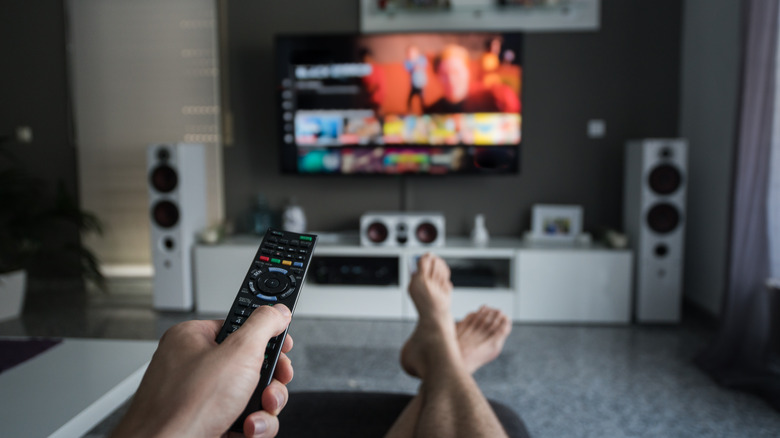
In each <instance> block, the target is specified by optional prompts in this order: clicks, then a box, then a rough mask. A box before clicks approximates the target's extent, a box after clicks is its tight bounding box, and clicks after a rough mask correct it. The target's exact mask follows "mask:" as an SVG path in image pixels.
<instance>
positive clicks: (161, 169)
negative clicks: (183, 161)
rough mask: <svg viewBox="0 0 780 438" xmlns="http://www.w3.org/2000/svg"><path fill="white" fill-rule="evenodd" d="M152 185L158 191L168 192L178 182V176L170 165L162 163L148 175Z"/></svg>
mask: <svg viewBox="0 0 780 438" xmlns="http://www.w3.org/2000/svg"><path fill="white" fill-rule="evenodd" d="M149 182H150V183H151V184H152V187H153V188H154V189H155V190H157V191H158V192H160V193H170V192H172V191H173V189H175V188H176V185H177V184H178V183H179V176H178V175H177V174H176V171H175V170H173V168H172V167H171V166H168V165H167V164H163V165H160V166H157V167H156V168H155V169H154V170H153V171H152V174H151V176H150V177H149Z"/></svg>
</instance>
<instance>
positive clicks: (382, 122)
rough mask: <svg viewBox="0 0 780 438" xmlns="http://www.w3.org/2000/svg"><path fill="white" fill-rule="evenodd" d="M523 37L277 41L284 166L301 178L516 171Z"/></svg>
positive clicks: (418, 36)
mask: <svg viewBox="0 0 780 438" xmlns="http://www.w3.org/2000/svg"><path fill="white" fill-rule="evenodd" d="M520 38H521V35H519V34H491V33H479V34H399V35H375V36H328V37H319V38H314V37H288V38H286V39H285V38H282V39H281V41H277V51H278V55H279V56H280V59H279V61H280V76H281V93H280V95H281V99H280V100H281V102H280V103H281V107H282V111H281V114H282V122H281V124H282V141H283V143H284V144H283V150H285V152H284V153H283V157H284V156H286V157H287V158H286V160H284V159H283V166H284V167H286V168H287V169H286V170H290V168H294V170H295V171H297V172H299V173H340V174H360V173H372V174H376V173H380V174H382V173H387V174H396V173H427V174H447V173H474V172H481V171H485V172H517V167H518V161H519V160H518V157H519V145H520V141H521V126H522V123H521V122H522V111H521V101H520V96H521V77H522V75H521V65H520V57H519V55H520V50H521V49H522V44H521V39H520ZM285 161H286V163H285ZM293 161H294V162H293Z"/></svg>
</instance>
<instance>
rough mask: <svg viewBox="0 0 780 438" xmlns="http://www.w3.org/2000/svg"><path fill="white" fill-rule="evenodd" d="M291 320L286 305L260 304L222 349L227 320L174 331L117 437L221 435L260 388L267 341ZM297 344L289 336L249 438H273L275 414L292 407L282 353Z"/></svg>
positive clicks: (249, 423) (289, 371) (248, 426)
mask: <svg viewBox="0 0 780 438" xmlns="http://www.w3.org/2000/svg"><path fill="white" fill-rule="evenodd" d="M290 319H291V313H290V310H289V309H288V308H287V307H286V306H284V305H282V304H277V305H275V306H273V307H270V306H262V307H259V308H258V309H256V310H255V311H254V312H252V314H251V315H250V316H249V318H247V320H246V322H245V323H244V324H243V325H242V327H241V329H239V330H238V331H236V332H235V333H233V334H231V335H230V336H228V337H227V339H225V341H223V342H222V344H217V343H216V341H215V339H216V337H217V333H218V332H219V329H220V328H221V327H222V321H187V322H183V323H181V324H178V325H176V326H174V327H171V329H170V330H168V331H167V332H166V333H165V334H164V335H163V337H162V339H160V344H159V346H158V348H157V351H156V352H155V354H154V356H153V357H152V361H151V363H150V364H149V368H148V369H147V370H146V374H145V375H144V378H143V380H142V381H141V385H140V386H139V388H138V391H137V392H136V395H135V397H134V399H133V402H132V403H131V405H130V408H129V409H128V411H127V414H126V415H125V417H124V418H123V419H122V421H121V422H120V423H119V426H118V427H117V429H116V430H115V431H114V436H115V437H124V436H146V437H153V436H187V437H218V436H223V434H224V433H225V431H226V430H227V429H228V428H229V427H230V425H231V424H232V423H233V421H235V419H236V418H238V416H239V415H240V414H241V412H243V410H244V408H245V407H246V404H247V402H248V401H249V398H250V397H251V395H252V392H254V389H255V387H257V384H258V382H259V380H260V367H261V365H262V362H263V355H264V354H265V347H266V344H267V343H268V341H269V340H270V339H271V338H273V337H274V336H278V335H280V334H281V333H283V332H284V330H285V328H287V326H288V325H289V324H290ZM292 345H293V341H292V338H291V337H290V336H287V338H286V339H285V341H284V345H283V346H282V354H281V355H280V357H279V362H278V363H277V366H276V371H275V373H274V380H273V381H272V382H271V384H270V385H269V386H268V387H267V388H266V389H265V391H264V392H263V395H262V404H263V410H262V411H258V412H255V413H253V414H251V415H249V416H248V417H247V419H246V421H245V422H244V434H245V435H246V436H248V437H272V436H275V435H276V433H277V432H278V430H279V420H278V419H277V417H276V416H277V415H278V414H279V412H281V410H282V408H284V406H285V404H287V398H288V393H287V387H286V386H285V385H287V384H288V383H289V382H290V381H291V380H292V378H293V368H292V364H291V362H290V359H289V358H288V357H287V355H286V354H285V353H287V352H289V351H290V349H291V348H292Z"/></svg>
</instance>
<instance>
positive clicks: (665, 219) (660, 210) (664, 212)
mask: <svg viewBox="0 0 780 438" xmlns="http://www.w3.org/2000/svg"><path fill="white" fill-rule="evenodd" d="M679 224H680V212H679V210H677V207H675V206H674V205H672V204H668V203H662V204H656V205H655V206H654V207H653V208H651V209H650V211H648V212H647V226H648V227H650V229H651V230H653V231H655V232H656V233H659V234H666V233H668V232H671V231H673V230H674V229H675V228H677V225H679Z"/></svg>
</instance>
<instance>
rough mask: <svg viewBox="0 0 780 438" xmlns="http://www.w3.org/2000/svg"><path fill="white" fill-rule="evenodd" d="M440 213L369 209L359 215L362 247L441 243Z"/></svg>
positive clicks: (442, 230)
mask: <svg viewBox="0 0 780 438" xmlns="http://www.w3.org/2000/svg"><path fill="white" fill-rule="evenodd" d="M444 235H445V229H444V215H442V214H441V213H426V212H419V213H418V212H414V213H401V212H368V213H365V214H364V215H362V216H361V217H360V244H361V245H363V246H444Z"/></svg>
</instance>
